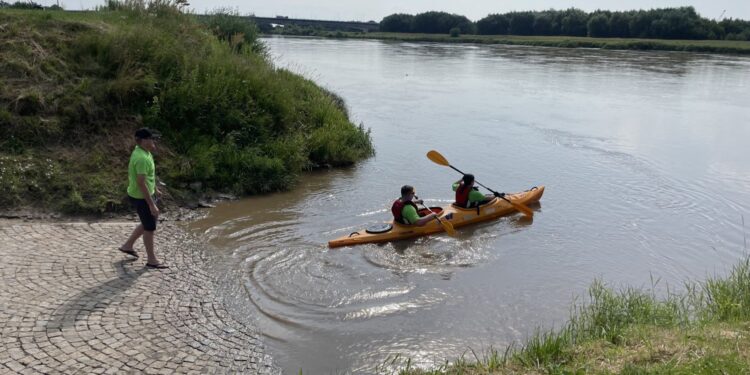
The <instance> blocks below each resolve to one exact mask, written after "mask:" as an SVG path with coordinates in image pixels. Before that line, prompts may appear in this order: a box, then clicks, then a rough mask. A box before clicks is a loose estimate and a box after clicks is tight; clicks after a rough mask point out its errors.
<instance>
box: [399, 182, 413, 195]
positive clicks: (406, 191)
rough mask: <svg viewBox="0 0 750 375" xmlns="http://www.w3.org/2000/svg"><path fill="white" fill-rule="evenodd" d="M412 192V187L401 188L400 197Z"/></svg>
mask: <svg viewBox="0 0 750 375" xmlns="http://www.w3.org/2000/svg"><path fill="white" fill-rule="evenodd" d="M411 192H414V186H411V185H404V186H402V187H401V196H402V197H405V196H406V195H407V194H409V193H411Z"/></svg>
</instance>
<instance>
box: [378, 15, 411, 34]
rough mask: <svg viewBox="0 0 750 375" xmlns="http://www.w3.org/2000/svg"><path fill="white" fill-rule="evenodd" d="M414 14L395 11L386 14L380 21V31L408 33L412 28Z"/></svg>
mask: <svg viewBox="0 0 750 375" xmlns="http://www.w3.org/2000/svg"><path fill="white" fill-rule="evenodd" d="M413 24H414V16H412V15H411V14H403V13H396V14H391V15H390V16H386V17H385V18H383V20H382V21H380V31H383V32H390V33H408V32H411V31H412V29H413Z"/></svg>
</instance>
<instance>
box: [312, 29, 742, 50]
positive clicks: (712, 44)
mask: <svg viewBox="0 0 750 375" xmlns="http://www.w3.org/2000/svg"><path fill="white" fill-rule="evenodd" d="M317 36H327V37H336V38H342V37H346V38H354V39H380V40H400V41H413V42H440V43H478V44H510V45H528V46H541V47H562V48H604V49H621V50H661V51H689V52H707V53H727V54H742V55H746V54H750V42H747V41H732V40H667V39H635V38H589V37H572V36H520V35H465V34H464V35H460V36H458V37H452V36H450V35H448V34H445V35H443V34H412V33H353V32H347V33H337V34H334V33H331V32H320V33H318V34H317Z"/></svg>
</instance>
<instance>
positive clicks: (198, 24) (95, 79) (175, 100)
mask: <svg viewBox="0 0 750 375" xmlns="http://www.w3.org/2000/svg"><path fill="white" fill-rule="evenodd" d="M183 4H184V2H183V1H171V0H158V1H140V0H129V1H117V2H115V1H110V2H109V3H108V4H107V6H105V7H102V8H100V9H99V10H98V11H97V12H93V13H84V14H80V13H78V14H69V13H64V12H48V11H36V12H35V11H5V10H3V11H0V21H2V24H3V25H4V28H5V29H6V30H8V32H5V33H2V34H0V46H2V48H0V57H2V58H0V85H3V87H5V88H4V89H3V90H2V93H0V126H2V127H3V131H4V135H6V134H7V136H4V137H2V139H0V150H2V151H0V156H3V155H4V157H5V158H6V159H8V163H7V164H8V165H9V167H8V168H10V169H13V170H12V171H9V170H7V169H6V172H5V173H4V174H2V173H0V188H8V187H9V186H11V185H10V184H11V182H10V181H11V180H13V181H15V182H13V185H12V186H15V187H16V188H15V190H13V191H15V193H14V194H15V198H14V199H13V200H10V201H9V200H5V201H0V208H3V207H6V208H7V207H13V206H19V205H23V204H36V205H41V206H46V207H48V208H52V209H64V210H66V211H70V212H97V211H106V210H112V209H114V210H117V209H118V208H121V207H123V205H122V204H121V203H120V197H122V195H123V194H124V186H123V185H124V181H125V180H126V178H125V176H124V175H125V171H126V166H127V157H128V155H129V151H130V148H131V147H132V131H133V130H134V129H136V128H138V127H141V126H148V127H153V128H156V129H158V130H160V131H161V132H162V134H163V135H164V138H163V140H164V142H163V143H162V145H161V147H162V150H161V153H160V155H158V156H159V157H158V158H157V173H158V174H159V175H160V177H161V178H162V179H163V180H165V181H166V182H167V184H168V186H169V187H170V189H171V191H172V193H173V196H176V197H183V196H186V192H187V191H188V188H187V187H188V186H189V185H192V186H200V189H201V190H204V191H205V190H218V191H232V192H235V193H250V194H252V193H264V192H270V191H275V190H282V189H287V188H289V187H290V186H292V185H293V184H294V182H295V181H296V178H297V176H298V174H299V173H300V172H301V171H304V170H307V169H311V168H316V167H320V166H341V165H348V164H351V163H353V162H355V161H357V160H360V159H362V158H365V157H367V156H369V155H371V154H372V152H373V149H372V145H371V142H370V136H369V132H368V131H367V130H366V129H364V128H363V127H362V126H359V127H358V126H355V125H354V124H352V123H351V122H350V121H349V119H348V115H347V113H346V109H345V106H344V105H343V104H342V102H341V100H340V98H338V97H336V96H335V95H333V94H331V93H330V92H328V91H326V90H324V89H321V88H320V87H318V86H317V85H315V83H313V82H312V81H309V80H307V79H305V78H302V77H300V76H297V75H295V74H292V73H290V72H288V71H286V70H283V69H277V68H275V67H274V66H273V65H272V64H271V63H270V62H269V61H267V56H266V54H265V52H264V46H263V44H262V43H261V42H260V41H259V40H258V39H257V31H256V29H255V27H254V25H252V24H249V23H246V22H245V21H244V20H241V19H239V18H237V17H236V14H231V13H227V12H224V11H221V10H219V11H216V12H214V13H213V14H212V15H211V16H209V17H207V18H203V19H201V20H200V21H199V20H198V19H197V18H196V17H195V16H193V15H189V14H184V13H183V12H182V11H181V7H182V5H183ZM6 82H12V84H11V85H6ZM89 154H96V155H103V157H102V158H98V159H95V160H97V162H91V163H89V162H86V163H81V162H80V160H81V159H82V158H84V156H85V159H86V160H91V158H89V157H88V156H87V155H89ZM27 157H30V158H32V159H34V158H39V157H44V158H49V159H50V160H52V163H53V164H55V165H56V166H57V168H58V169H62V170H66V171H69V173H68V174H67V176H76V177H75V179H73V180H67V181H57V183H48V182H45V183H40V181H35V178H34V177H33V176H34V175H38V173H37V174H34V175H30V174H29V173H27V172H23V173H22V172H20V171H18V170H16V169H18V168H19V167H18V165H19V164H20V161H21V160H23V158H27ZM3 176H7V177H3ZM11 176H15V177H11ZM18 176H24V178H22V179H21V178H19V177H18ZM59 178H60V179H64V178H65V175H63V176H60V177H59ZM27 180H28V181H27ZM29 181H30V182H29ZM88 181H99V182H100V183H96V184H93V183H92V184H89V182H88ZM29 183H36V184H37V185H38V186H39V187H38V193H39V194H37V196H35V195H34V194H31V193H30V192H29V188H28V186H30V185H29ZM196 183H199V184H196ZM99 197H104V198H102V199H100V198H99ZM101 202H106V204H104V203H101Z"/></svg>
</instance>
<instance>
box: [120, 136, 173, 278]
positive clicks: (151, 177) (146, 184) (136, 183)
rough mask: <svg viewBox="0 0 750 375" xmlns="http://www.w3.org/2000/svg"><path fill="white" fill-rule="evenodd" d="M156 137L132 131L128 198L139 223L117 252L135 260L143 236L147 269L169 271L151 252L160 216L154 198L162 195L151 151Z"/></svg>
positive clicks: (153, 149) (154, 149)
mask: <svg viewBox="0 0 750 375" xmlns="http://www.w3.org/2000/svg"><path fill="white" fill-rule="evenodd" d="M158 137H159V135H158V134H157V133H155V132H154V131H152V130H150V129H147V128H142V129H138V130H136V132H135V143H136V146H135V149H134V150H133V153H132V154H131V155H130V162H129V163H128V198H129V199H130V203H131V204H132V205H133V207H134V208H135V210H136V212H137V213H138V218H139V219H140V221H141V223H140V224H139V225H138V226H137V227H135V229H134V230H133V233H132V234H131V235H130V238H128V240H127V241H125V243H124V244H123V245H122V246H120V248H119V250H120V251H122V252H124V253H126V254H129V255H131V256H134V257H136V258H138V254H137V253H136V252H135V250H134V249H133V245H135V241H136V240H138V238H140V237H141V236H143V246H144V247H145V248H146V255H147V257H148V259H147V261H146V267H149V268H158V269H161V268H169V266H167V265H166V264H164V263H160V262H159V260H158V259H156V253H155V252H154V232H155V231H156V219H157V218H158V217H159V208H158V207H157V206H156V203H155V197H154V195H155V194H156V195H161V192H160V191H159V190H158V189H157V188H156V166H155V165H154V156H153V155H152V152H154V151H156V143H155V138H158Z"/></svg>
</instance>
